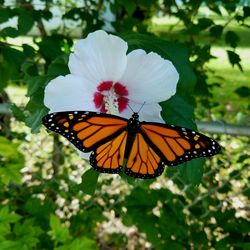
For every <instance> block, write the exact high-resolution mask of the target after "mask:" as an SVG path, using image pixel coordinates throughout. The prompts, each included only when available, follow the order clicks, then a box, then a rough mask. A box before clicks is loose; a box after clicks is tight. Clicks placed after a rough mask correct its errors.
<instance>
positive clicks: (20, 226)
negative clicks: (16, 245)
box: [14, 219, 43, 249]
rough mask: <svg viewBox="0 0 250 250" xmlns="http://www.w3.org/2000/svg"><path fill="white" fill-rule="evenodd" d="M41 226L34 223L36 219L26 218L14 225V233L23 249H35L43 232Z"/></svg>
mask: <svg viewBox="0 0 250 250" xmlns="http://www.w3.org/2000/svg"><path fill="white" fill-rule="evenodd" d="M42 232H43V231H42V230H41V229H40V227H38V226H35V225H34V220H32V219H26V220H24V222H22V223H17V224H15V226H14V233H15V235H16V237H17V239H18V242H20V245H21V249H33V248H34V247H35V246H36V245H37V244H38V243H39V241H40V240H39V239H38V237H39V236H40V235H41V234H42Z"/></svg>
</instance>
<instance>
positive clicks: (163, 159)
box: [43, 111, 220, 179]
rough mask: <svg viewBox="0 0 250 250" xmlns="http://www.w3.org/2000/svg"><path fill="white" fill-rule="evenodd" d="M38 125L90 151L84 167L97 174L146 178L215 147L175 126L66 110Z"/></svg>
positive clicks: (205, 154) (136, 117) (135, 116)
mask: <svg viewBox="0 0 250 250" xmlns="http://www.w3.org/2000/svg"><path fill="white" fill-rule="evenodd" d="M43 124H44V125H45V126H46V127H47V128H48V129H50V130H52V131H54V132H56V133H59V134H61V135H63V136H64V137H65V138H67V139H68V140H69V141H70V142H71V143H72V144H73V145H74V146H75V147H76V148H77V149H79V150H80V151H82V152H92V153H91V155H90V159H89V160H90V165H91V166H92V167H93V168H94V169H95V170H97V171H98V172H102V173H111V174H113V173H116V174H118V173H120V172H121V171H122V169H123V166H124V172H125V174H127V175H129V176H132V177H135V178H143V179H149V178H154V177H156V176H159V175H161V174H162V172H163V170H164V166H165V165H168V166H175V165H178V164H181V163H183V162H185V161H189V160H192V159H193V158H198V157H209V156H212V155H214V154H217V153H218V152H219V151H220V146H219V144H218V143H217V142H215V141H214V140H213V139H211V138H209V137H207V136H205V135H202V134H200V133H198V132H196V131H193V130H190V129H187V128H182V127H178V126H175V125H168V124H161V123H154V122H140V121H139V115H138V113H134V114H133V115H132V117H131V118H130V119H125V118H122V117H119V116H115V115H109V114H103V113H96V112H85V111H72V112H70V111H69V112H58V113H52V114H48V115H46V116H45V117H44V118H43Z"/></svg>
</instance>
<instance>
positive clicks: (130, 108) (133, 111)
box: [128, 104, 135, 113]
mask: <svg viewBox="0 0 250 250" xmlns="http://www.w3.org/2000/svg"><path fill="white" fill-rule="evenodd" d="M128 107H129V108H130V109H131V110H132V112H133V113H134V112H135V111H134V110H133V109H132V108H131V107H130V106H129V104H128Z"/></svg>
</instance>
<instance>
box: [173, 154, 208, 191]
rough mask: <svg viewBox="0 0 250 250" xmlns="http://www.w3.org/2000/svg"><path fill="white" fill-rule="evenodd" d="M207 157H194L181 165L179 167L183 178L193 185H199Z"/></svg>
mask: <svg viewBox="0 0 250 250" xmlns="http://www.w3.org/2000/svg"><path fill="white" fill-rule="evenodd" d="M204 162H205V159H204V158H199V159H193V160H191V161H189V162H186V163H184V164H181V165H179V166H178V167H177V168H178V170H179V171H180V174H181V176H182V178H183V179H184V180H185V181H186V182H187V183H191V184H192V185H193V186H196V185H199V184H200V182H201V179H202V175H203V165H204Z"/></svg>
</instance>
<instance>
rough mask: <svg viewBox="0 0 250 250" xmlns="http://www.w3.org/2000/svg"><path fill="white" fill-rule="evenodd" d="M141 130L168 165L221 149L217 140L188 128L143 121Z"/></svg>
mask: <svg viewBox="0 0 250 250" xmlns="http://www.w3.org/2000/svg"><path fill="white" fill-rule="evenodd" d="M140 131H141V133H142V135H143V136H144V138H145V140H146V141H147V142H148V144H149V145H151V147H152V148H153V149H154V150H155V152H156V153H157V154H158V155H160V156H161V159H162V161H164V162H165V164H167V165H168V166H175V165H178V164H181V163H183V162H186V161H189V160H192V159H194V158H198V157H209V156H212V155H215V154H217V153H218V152H219V151H220V146H219V144H218V143H217V142H216V141H214V140H213V139H211V138H209V137H207V136H205V135H203V134H200V133H198V132H196V131H193V130H190V129H187V128H182V127H178V126H174V125H168V124H160V123H148V122H142V123H141V126H140Z"/></svg>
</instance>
